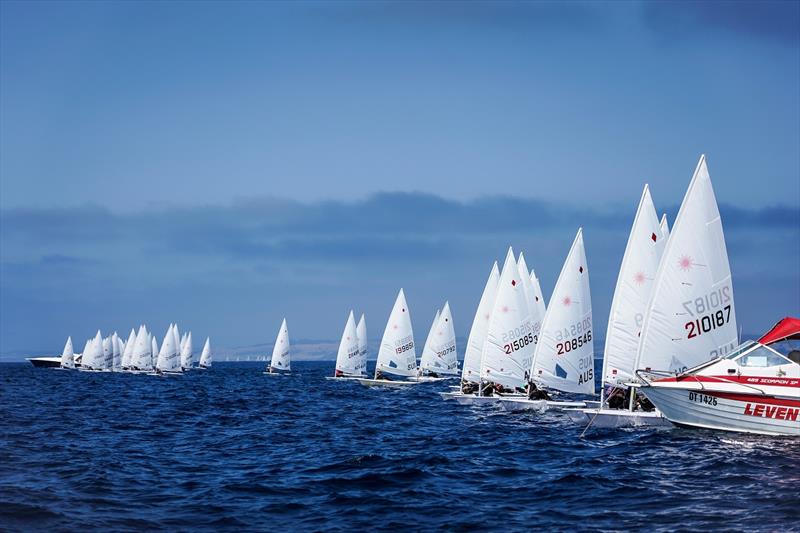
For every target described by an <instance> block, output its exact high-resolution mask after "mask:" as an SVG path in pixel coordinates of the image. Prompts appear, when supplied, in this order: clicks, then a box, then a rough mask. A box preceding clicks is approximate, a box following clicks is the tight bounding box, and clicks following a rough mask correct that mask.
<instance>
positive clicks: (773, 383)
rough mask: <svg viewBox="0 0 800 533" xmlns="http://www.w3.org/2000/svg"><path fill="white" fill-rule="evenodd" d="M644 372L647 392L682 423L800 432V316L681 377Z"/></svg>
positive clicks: (771, 432) (673, 419)
mask: <svg viewBox="0 0 800 533" xmlns="http://www.w3.org/2000/svg"><path fill="white" fill-rule="evenodd" d="M701 326H702V324H701ZM640 374H641V376H642V378H643V380H644V381H645V385H644V386H643V391H644V392H645V394H646V395H647V397H648V398H649V399H650V400H651V401H652V402H653V403H654V404H655V405H656V407H658V408H659V410H661V412H662V413H663V414H664V416H665V417H666V418H667V419H669V421H670V422H672V423H673V424H676V425H678V426H687V427H694V428H706V429H718V430H726V431H736V432H742V433H757V434H763V435H792V436H800V319H797V318H784V319H783V320H781V321H780V322H778V323H777V324H776V325H775V327H773V328H772V330H770V331H769V332H768V333H767V334H766V335H764V336H763V337H761V338H760V339H759V340H758V341H757V342H756V341H748V342H745V343H743V344H742V345H741V346H739V347H738V349H736V350H735V351H733V352H731V353H727V354H725V355H722V356H719V357H717V358H715V359H713V360H711V361H708V362H706V363H704V364H701V365H699V366H697V367H695V368H692V369H691V370H688V371H687V372H684V373H681V374H679V375H677V376H668V377H659V376H658V374H657V373H653V372H650V373H647V372H640Z"/></svg>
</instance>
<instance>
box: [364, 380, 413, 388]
mask: <svg viewBox="0 0 800 533" xmlns="http://www.w3.org/2000/svg"><path fill="white" fill-rule="evenodd" d="M357 381H358V382H359V383H360V384H361V385H363V386H365V387H390V388H403V387H408V386H409V385H419V384H420V383H421V382H419V381H392V380H389V379H366V378H360V379H358V380H357Z"/></svg>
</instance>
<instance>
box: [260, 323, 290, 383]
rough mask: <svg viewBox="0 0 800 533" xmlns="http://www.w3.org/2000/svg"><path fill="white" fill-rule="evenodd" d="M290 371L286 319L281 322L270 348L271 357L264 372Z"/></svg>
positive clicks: (283, 372) (281, 372) (282, 372)
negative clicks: (273, 343)
mask: <svg viewBox="0 0 800 533" xmlns="http://www.w3.org/2000/svg"><path fill="white" fill-rule="evenodd" d="M291 371H292V358H291V354H290V350H289V328H287V326H286V319H285V318H284V319H283V322H281V327H280V329H279V330H278V337H277V338H276V339H275V346H274V347H273V348H272V359H271V360H270V363H269V365H267V371H266V372H265V374H285V373H289V372H291Z"/></svg>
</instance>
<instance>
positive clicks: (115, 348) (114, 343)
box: [111, 331, 122, 372]
mask: <svg viewBox="0 0 800 533" xmlns="http://www.w3.org/2000/svg"><path fill="white" fill-rule="evenodd" d="M111 353H112V354H113V355H112V359H111V369H112V370H114V372H119V371H120V370H122V344H121V342H120V338H119V335H117V332H116V331H115V332H114V334H113V335H111Z"/></svg>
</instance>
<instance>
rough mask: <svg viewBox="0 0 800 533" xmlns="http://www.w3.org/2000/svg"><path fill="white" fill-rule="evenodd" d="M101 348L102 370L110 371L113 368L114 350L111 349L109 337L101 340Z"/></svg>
mask: <svg viewBox="0 0 800 533" xmlns="http://www.w3.org/2000/svg"><path fill="white" fill-rule="evenodd" d="M101 346H102V350H103V370H111V369H112V368H113V366H114V350H113V348H112V347H111V336H110V335H109V336H108V337H106V338H105V339H103V341H102V343H101Z"/></svg>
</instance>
